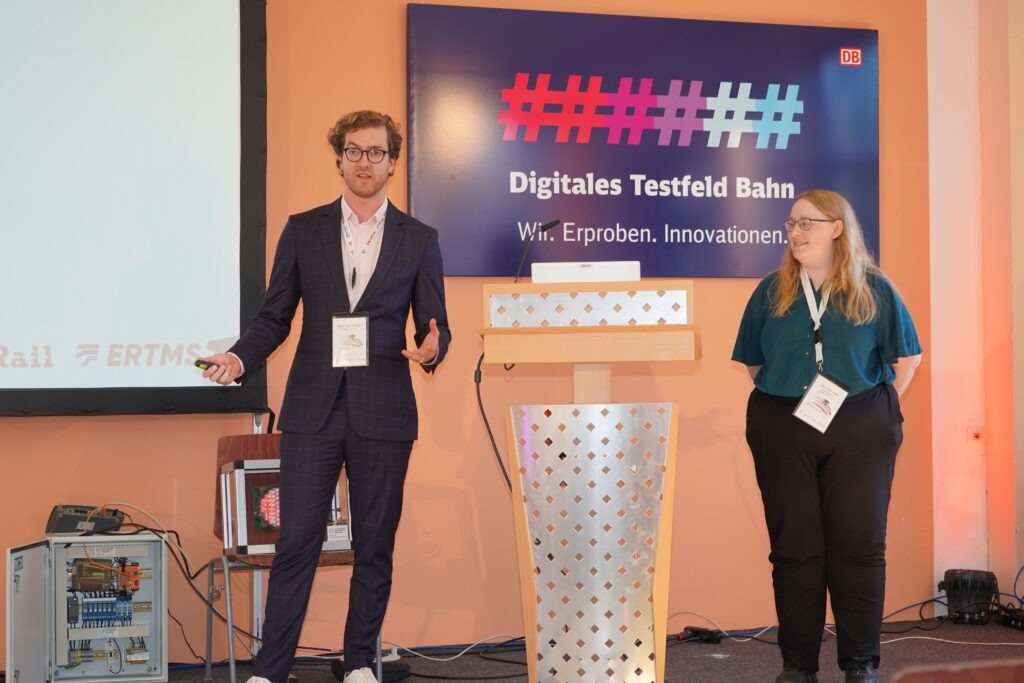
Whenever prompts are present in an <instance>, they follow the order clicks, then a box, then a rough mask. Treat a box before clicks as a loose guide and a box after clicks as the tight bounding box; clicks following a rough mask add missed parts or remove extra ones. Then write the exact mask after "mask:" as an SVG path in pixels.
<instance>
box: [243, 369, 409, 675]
mask: <svg viewBox="0 0 1024 683" xmlns="http://www.w3.org/2000/svg"><path fill="white" fill-rule="evenodd" d="M345 394H346V391H345V389H344V387H343V388H342V390H341V391H340V392H339V395H338V399H337V400H336V401H335V403H334V406H333V408H332V410H331V414H330V416H329V417H328V420H327V423H326V424H325V425H324V427H323V428H322V429H321V430H320V431H319V432H318V433H316V434H296V433H288V432H286V433H285V434H284V435H283V436H282V438H281V477H280V491H281V535H280V538H279V540H278V543H277V547H276V555H275V556H274V562H273V564H272V565H271V568H270V579H269V584H268V588H267V605H266V610H265V614H266V617H265V620H264V629H263V645H262V647H261V648H260V651H259V653H258V654H257V657H256V666H255V674H256V675H257V676H262V677H264V678H267V679H269V680H271V681H273V682H274V683H284V681H285V680H286V678H287V676H288V672H289V671H290V670H291V666H292V663H293V660H294V657H295V650H296V647H297V645H298V642H299V634H300V633H301V631H302V623H303V621H304V619H305V616H306V608H307V606H308V603H309V596H310V590H311V588H312V584H313V576H314V573H315V571H316V568H317V562H318V559H319V556H320V551H321V545H322V542H323V535H324V525H325V522H326V520H327V519H328V518H329V516H330V515H329V513H330V512H331V510H330V504H331V498H332V497H333V495H334V490H335V485H336V482H337V481H338V477H339V474H340V472H341V468H342V466H344V467H345V472H346V473H347V475H348V499H349V505H350V507H351V525H352V547H353V550H354V551H355V566H354V567H353V570H352V578H351V581H350V587H349V604H348V616H347V619H346V622H345V637H344V647H345V668H346V670H349V671H352V670H355V669H359V668H362V667H366V666H370V665H371V663H372V661H373V660H374V658H375V656H376V641H377V635H378V634H379V633H380V628H381V623H382V622H383V621H384V613H385V611H386V609H387V604H388V598H389V597H390V595H391V574H392V566H393V562H392V556H393V553H394V548H395V533H396V531H397V529H398V521H399V518H400V517H401V513H402V498H403V489H404V485H405V476H406V472H407V471H408V466H409V454H410V452H411V451H412V442H411V441H381V440H375V439H365V438H362V437H360V436H359V435H358V434H356V433H355V431H354V430H353V428H352V425H351V422H350V419H349V414H348V410H347V408H346V395H345Z"/></svg>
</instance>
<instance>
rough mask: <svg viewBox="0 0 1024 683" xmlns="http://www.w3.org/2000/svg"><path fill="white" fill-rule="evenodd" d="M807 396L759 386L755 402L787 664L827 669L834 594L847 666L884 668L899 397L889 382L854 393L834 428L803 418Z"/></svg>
mask: <svg viewBox="0 0 1024 683" xmlns="http://www.w3.org/2000/svg"><path fill="white" fill-rule="evenodd" d="M798 401H799V399H796V398H789V397H781V396H773V395H770V394H766V393H763V392H761V391H760V390H757V389H755V390H754V391H753V392H752V393H751V395H750V399H749V401H748V404H747V443H748V444H749V445H750V450H751V453H752V454H753V457H754V468H755V471H756V473H757V483H758V486H759V487H760V489H761V500H762V502H763V503H764V511H765V521H766V522H767V526H768V536H769V539H770V541H771V554H770V555H769V559H770V560H771V563H772V584H773V587H774V590H775V609H776V613H777V615H778V620H779V647H780V649H781V650H782V659H783V666H785V667H793V668H796V669H801V670H803V671H808V672H815V671H818V654H819V651H820V648H821V639H822V631H823V629H824V626H825V599H826V591H827V593H828V595H829V596H830V598H831V601H832V612H833V615H834V616H835V621H836V632H837V634H838V640H837V648H838V655H839V657H838V659H839V661H838V664H839V667H840V668H846V666H847V665H849V664H850V663H851V660H853V659H862V658H863V659H865V660H869V661H871V662H872V663H873V664H874V666H876V667H877V666H878V664H879V654H880V652H879V651H880V644H879V639H880V631H881V625H882V610H883V600H884V597H885V532H886V518H887V515H888V510H889V498H890V493H891V489H892V480H893V472H894V470H895V464H896V453H897V451H898V450H899V447H900V444H901V443H902V442H903V416H902V414H901V413H900V407H899V399H898V397H897V395H896V391H895V390H894V389H893V387H892V385H889V384H880V385H878V386H876V387H874V388H872V389H869V390H867V391H865V392H862V393H860V394H857V395H856V396H851V397H848V398H847V399H846V401H845V403H843V405H842V406H841V407H840V409H839V411H838V412H837V413H836V416H835V418H834V419H833V420H832V423H831V424H830V425H829V427H828V429H827V430H826V432H825V433H824V434H822V433H820V432H818V431H817V430H816V429H814V428H813V427H811V426H809V425H807V424H805V423H804V422H803V421H801V420H799V419H798V418H796V417H794V416H793V410H794V408H795V407H796V404H797V402H798Z"/></svg>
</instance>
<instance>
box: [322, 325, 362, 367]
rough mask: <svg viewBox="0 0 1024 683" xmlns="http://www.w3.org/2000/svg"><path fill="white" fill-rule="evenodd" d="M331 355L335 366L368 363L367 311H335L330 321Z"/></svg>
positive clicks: (352, 365)
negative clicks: (331, 331)
mask: <svg viewBox="0 0 1024 683" xmlns="http://www.w3.org/2000/svg"><path fill="white" fill-rule="evenodd" d="M332 329H333V335H332V340H331V341H332V343H331V350H332V353H331V357H332V359H333V360H332V365H333V366H334V367H336V368H355V367H361V366H364V365H369V364H370V316H369V314H368V313H335V314H334V317H333V321H332Z"/></svg>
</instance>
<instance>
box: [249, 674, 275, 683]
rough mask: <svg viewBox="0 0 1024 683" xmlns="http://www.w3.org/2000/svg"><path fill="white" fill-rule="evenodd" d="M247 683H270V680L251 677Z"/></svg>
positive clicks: (261, 677)
mask: <svg viewBox="0 0 1024 683" xmlns="http://www.w3.org/2000/svg"><path fill="white" fill-rule="evenodd" d="M245 683H270V679H269V678H264V677H263V676H250V677H249V680H247V681H246V682H245Z"/></svg>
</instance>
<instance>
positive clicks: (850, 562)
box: [732, 190, 921, 683]
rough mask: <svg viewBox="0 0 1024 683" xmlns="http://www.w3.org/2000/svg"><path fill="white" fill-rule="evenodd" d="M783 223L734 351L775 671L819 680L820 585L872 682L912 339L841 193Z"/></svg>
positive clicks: (916, 352)
mask: <svg viewBox="0 0 1024 683" xmlns="http://www.w3.org/2000/svg"><path fill="white" fill-rule="evenodd" d="M786 230H787V234H788V237H789V245H788V248H787V250H786V252H785V254H784V256H783V258H782V265H781V266H780V267H779V269H778V270H776V271H774V272H772V273H770V274H769V275H768V276H767V277H765V278H764V279H763V280H762V281H761V282H760V284H759V285H758V286H757V288H756V289H755V290H754V293H753V295H752V296H751V298H750V301H749V303H748V304H747V308H746V310H745V311H744V313H743V319H742V321H741V322H740V329H739V334H738V335H737V338H736V346H735V348H734V350H733V355H732V358H733V360H735V361H739V362H740V363H743V364H744V365H746V366H747V367H748V369H749V371H750V375H751V377H752V378H753V380H754V387H755V388H754V390H753V392H752V393H751V395H750V399H749V401H748V404H747V432H746V436H747V443H748V444H749V446H750V450H751V453H752V454H753V457H754V468H755V471H756V473H757V483H758V486H759V487H760V489H761V499H762V502H763V503H764V510H765V520H766V522H767V526H768V535H769V538H770V540H771V554H770V556H769V559H770V560H771V562H772V583H773V586H774V589H775V608H776V612H777V614H778V619H779V647H780V649H781V651H782V661H783V671H782V673H780V674H779V676H778V678H776V683H816V682H817V671H818V653H819V650H820V645H821V638H822V631H823V629H824V625H825V599H826V592H827V593H828V594H829V595H830V597H831V601H832V612H833V614H834V616H835V621H836V630H837V634H838V640H837V647H838V655H839V657H838V659H839V661H838V664H839V667H840V668H841V669H842V670H843V671H844V672H845V678H846V682H847V683H877V680H878V679H877V677H876V675H875V669H876V668H877V667H878V664H879V635H880V630H881V624H882V604H883V599H884V593H885V528H886V516H887V513H888V508H889V497H890V492H891V488H892V477H893V471H894V467H895V462H896V453H897V451H898V450H899V447H900V444H901V443H902V441H903V427H902V422H903V416H902V414H901V413H900V407H899V396H900V395H901V394H902V393H903V391H904V390H905V389H906V388H907V385H908V384H909V383H910V380H911V378H912V377H913V375H914V369H915V368H916V367H917V365H918V363H919V362H920V360H921V345H920V344H919V343H918V340H917V333H916V332H915V330H914V324H913V321H912V320H911V318H910V314H909V313H908V311H907V309H906V307H905V306H904V304H903V301H902V300H901V299H900V296H899V294H898V293H897V292H896V290H895V288H894V287H893V285H892V284H891V283H890V282H889V281H888V280H887V279H886V277H885V276H884V275H883V274H882V272H881V271H880V270H879V269H878V267H877V266H875V265H874V263H873V261H872V259H871V256H870V254H868V252H867V249H866V248H865V246H864V238H863V234H862V232H861V228H860V224H859V223H858V222H857V217H856V216H855V215H854V211H853V208H852V207H851V206H850V204H849V202H847V201H846V199H845V198H843V197H842V196H841V195H839V194H836V193H835V192H830V191H827V190H813V191H810V192H805V193H804V194H802V195H800V196H799V197H797V199H796V201H795V202H794V204H793V208H792V210H791V212H790V216H789V218H788V219H787V220H786Z"/></svg>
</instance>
